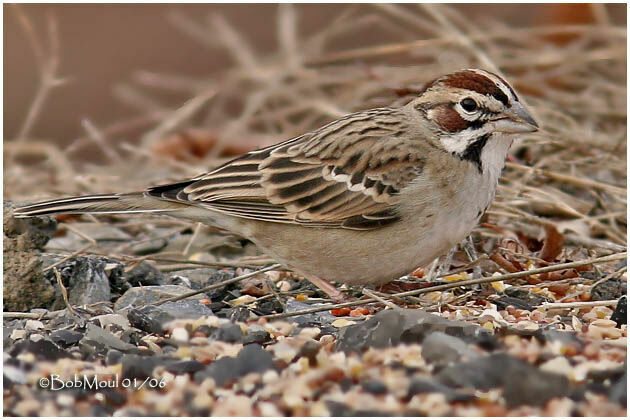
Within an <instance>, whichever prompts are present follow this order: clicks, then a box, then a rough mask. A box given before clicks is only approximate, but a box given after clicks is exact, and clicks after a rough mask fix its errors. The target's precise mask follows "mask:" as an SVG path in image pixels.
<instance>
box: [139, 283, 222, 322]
mask: <svg viewBox="0 0 630 420" xmlns="http://www.w3.org/2000/svg"><path fill="white" fill-rule="evenodd" d="M163 287H165V286H163ZM175 287H177V286H175ZM211 315H214V314H213V312H212V310H210V308H208V307H207V306H206V305H204V304H203V303H201V302H200V301H199V300H198V299H197V300H192V299H190V300H187V299H184V300H178V301H177V302H166V303H163V304H162V305H159V306H155V305H149V306H145V307H143V308H140V309H131V310H129V312H127V319H129V322H130V323H131V325H132V326H133V327H135V328H138V329H141V330H143V331H146V332H149V333H152V334H162V333H164V332H166V330H167V324H168V323H169V322H171V321H174V320H176V319H199V318H201V317H204V316H211Z"/></svg>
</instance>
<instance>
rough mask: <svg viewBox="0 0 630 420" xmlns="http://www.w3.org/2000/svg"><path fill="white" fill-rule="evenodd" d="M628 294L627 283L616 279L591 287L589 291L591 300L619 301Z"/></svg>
mask: <svg viewBox="0 0 630 420" xmlns="http://www.w3.org/2000/svg"><path fill="white" fill-rule="evenodd" d="M627 293H628V285H627V282H626V281H625V280H623V279H620V278H618V277H614V278H611V279H609V280H606V281H605V282H603V283H600V284H598V285H596V286H595V287H593V289H592V290H591V296H592V300H613V299H619V298H620V297H621V296H623V295H625V294H627Z"/></svg>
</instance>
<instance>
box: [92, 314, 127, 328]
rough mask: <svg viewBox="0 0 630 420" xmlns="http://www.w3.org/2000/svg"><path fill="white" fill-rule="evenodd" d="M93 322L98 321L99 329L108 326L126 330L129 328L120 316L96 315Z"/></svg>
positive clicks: (125, 319)
mask: <svg viewBox="0 0 630 420" xmlns="http://www.w3.org/2000/svg"><path fill="white" fill-rule="evenodd" d="M93 320H94V321H98V323H99V324H100V325H101V327H106V326H108V325H116V326H117V327H118V328H120V329H127V328H129V327H130V325H129V321H128V320H127V318H125V317H124V316H123V315H121V314H104V315H98V316H95V317H94V318H93Z"/></svg>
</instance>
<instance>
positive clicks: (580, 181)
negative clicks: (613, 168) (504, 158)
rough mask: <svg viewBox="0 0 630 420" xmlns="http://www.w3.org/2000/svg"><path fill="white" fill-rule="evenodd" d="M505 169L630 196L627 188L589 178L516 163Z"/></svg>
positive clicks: (506, 164)
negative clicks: (531, 173)
mask: <svg viewBox="0 0 630 420" xmlns="http://www.w3.org/2000/svg"><path fill="white" fill-rule="evenodd" d="M505 167H506V168H510V169H518V170H521V171H528V172H533V173H535V174H539V175H544V176H547V177H549V178H551V179H554V180H556V181H559V182H565V183H567V184H571V185H575V186H576V187H582V188H584V187H592V188H595V189H598V190H603V191H610V192H613V193H616V194H621V195H627V194H628V192H627V191H626V189H625V188H621V187H617V186H616V185H609V184H604V183H603V182H598V181H594V180H592V179H589V178H578V177H575V176H571V175H566V174H560V173H557V172H552V171H547V170H545V169H539V168H532V167H530V166H525V165H521V164H519V163H516V162H506V163H505Z"/></svg>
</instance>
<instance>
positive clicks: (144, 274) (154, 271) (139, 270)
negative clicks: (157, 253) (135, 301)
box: [123, 261, 165, 287]
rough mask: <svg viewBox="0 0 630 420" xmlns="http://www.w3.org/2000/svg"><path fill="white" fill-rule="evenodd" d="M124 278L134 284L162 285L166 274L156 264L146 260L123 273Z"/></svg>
mask: <svg viewBox="0 0 630 420" xmlns="http://www.w3.org/2000/svg"><path fill="white" fill-rule="evenodd" d="M123 278H124V279H125V280H126V281H127V282H128V283H129V284H130V285H131V286H132V287H138V286H161V285H163V284H164V283H165V276H164V273H162V272H161V271H160V270H158V268H157V267H156V266H154V265H153V264H150V263H148V262H146V261H143V262H141V263H140V264H138V265H137V266H135V267H134V268H132V269H131V270H129V271H127V272H126V273H124V274H123Z"/></svg>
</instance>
